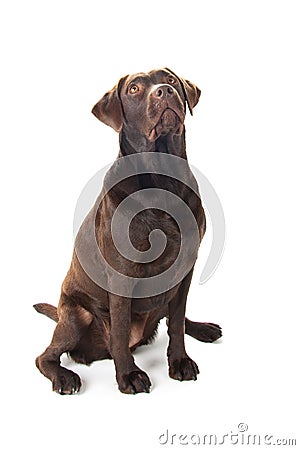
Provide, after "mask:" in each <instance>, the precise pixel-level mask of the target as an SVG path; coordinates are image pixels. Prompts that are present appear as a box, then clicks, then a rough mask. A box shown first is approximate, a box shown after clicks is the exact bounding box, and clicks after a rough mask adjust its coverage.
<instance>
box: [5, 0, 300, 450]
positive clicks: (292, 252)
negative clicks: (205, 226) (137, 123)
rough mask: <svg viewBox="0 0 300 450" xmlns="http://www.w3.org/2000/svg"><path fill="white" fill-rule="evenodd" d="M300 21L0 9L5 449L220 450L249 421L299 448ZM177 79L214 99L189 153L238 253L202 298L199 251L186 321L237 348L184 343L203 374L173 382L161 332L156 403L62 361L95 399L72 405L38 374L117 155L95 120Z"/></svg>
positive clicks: (231, 251)
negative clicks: (141, 74)
mask: <svg viewBox="0 0 300 450" xmlns="http://www.w3.org/2000/svg"><path fill="white" fill-rule="evenodd" d="M298 7H299V3H298V2H297V1H275V0H274V1H264V0H260V1H253V0H252V1H251V2H250V1H231V0H230V1H211V2H208V1H207V2H204V1H189V0H186V1H184V2H162V1H155V0H153V1H151V2H150V1H149V2H142V1H130V2H125V1H122V2H116V1H109V2H101V1H98V2H97V1H88V0H87V1H84V2H83V1H82V2H79V1H51V2H50V1H49V2H46V1H43V2H41V1H31V0H27V1H24V2H22V1H11V2H8V1H7V2H2V3H1V11H0V17H1V19H0V21H1V23H0V33H1V36H0V38H1V47H2V49H1V86H0V89H1V99H0V104H1V118H0V119H1V122H0V123H1V161H2V162H1V228H2V231H1V265H2V271H1V274H2V282H1V299H2V308H1V334H2V338H1V342H2V346H1V379H2V378H3V380H2V381H1V410H2V413H3V418H2V420H1V428H2V432H1V437H0V439H1V440H3V441H4V440H5V441H6V444H5V447H3V448H6V449H16V448H30V449H32V450H34V449H40V448H42V449H52V448H54V447H55V448H63V446H64V445H66V446H68V448H73V449H81V448H93V449H100V448H106V449H110V448H122V449H134V450H135V449H142V448H143V449H156V448H166V447H167V446H168V445H169V448H182V445H181V444H180V443H179V440H178V437H176V438H174V442H176V443H174V444H173V445H171V444H170V441H169V443H168V444H166V445H164V446H163V445H160V444H159V440H158V438H159V436H160V435H161V434H163V433H165V432H166V430H167V429H168V430H169V432H170V433H172V434H175V433H176V434H177V435H178V436H179V434H182V433H183V434H189V435H191V434H193V433H198V434H202V435H203V434H206V433H216V434H217V435H219V436H220V437H221V436H222V435H223V434H225V433H229V434H230V433H231V432H233V433H237V426H238V424H239V423H241V422H244V423H246V424H247V425H248V427H249V430H248V432H249V433H250V434H251V433H252V434H254V433H261V435H262V436H263V435H264V434H272V435H274V436H276V437H278V438H284V437H291V438H292V437H297V429H296V416H295V415H296V406H297V402H299V398H298V399H297V394H298V391H299V389H298V387H299V360H298V356H299V347H298V345H297V343H298V342H297V341H298V334H299V332H298V327H299V325H298V322H299V317H298V314H297V312H298V310H296V305H297V303H298V302H299V250H300V249H299V226H300V221H299V160H298V153H299V105H300V95H299V94H300V89H299V84H300V83H299V80H300V70H299V40H300V36H299V34H300V33H299V11H298V9H299V8H298ZM165 66H168V67H170V68H171V69H172V70H174V71H175V72H176V73H178V74H179V75H180V76H183V77H186V78H188V79H190V80H191V81H193V82H194V83H196V84H197V85H198V86H199V87H200V88H201V90H202V96H201V99H200V102H199V105H198V106H197V108H196V109H195V111H194V116H193V118H188V119H187V145H188V155H189V161H190V163H191V164H193V165H195V166H196V167H198V169H199V170H201V172H203V173H204V174H205V175H206V176H207V177H208V179H209V180H210V181H211V183H212V184H213V186H214V188H215V189H216V191H217V193H218V195H219V197H220V200H221V202H222V205H223V208H224V211H225V217H226V224H227V241H226V248H225V253H224V257H223V260H222V262H221V264H220V266H219V268H218V270H217V272H216V273H215V275H214V276H213V277H212V278H211V279H210V280H209V282H208V283H207V284H205V285H203V286H200V285H199V284H198V280H199V276H200V266H201V264H203V263H204V258H205V247H204V251H202V254H201V251H200V255H199V265H198V266H197V267H198V268H197V270H196V273H195V276H194V280H193V284H192V288H191V291H190V294H189V300H188V316H189V317H190V318H192V319H194V320H202V321H212V322H216V323H220V324H221V325H222V327H223V331H224V338H223V339H222V341H221V342H220V343H217V344H204V343H199V342H197V341H195V340H193V339H192V338H190V337H187V338H186V346H187V350H188V352H189V354H190V356H191V357H193V358H194V359H195V360H196V361H197V363H198V365H199V367H200V371H201V374H200V376H199V378H198V381H197V382H185V383H179V382H176V381H174V380H171V379H170V378H169V377H168V375H167V364H166V346H167V337H166V330H165V326H164V325H162V327H161V332H160V334H159V337H158V339H157V341H156V342H155V343H154V344H153V345H152V346H151V347H144V348H141V349H139V350H138V351H137V354H136V361H137V363H138V364H139V365H140V366H141V367H142V368H143V369H144V370H146V371H147V372H148V374H149V376H150V378H151V380H152V383H153V389H152V392H151V394H149V395H147V394H140V395H137V396H128V395H127V396H126V395H123V394H121V393H120V392H119V391H118V389H117V385H116V382H115V379H114V369H113V363H112V361H103V362H98V363H95V364H93V365H92V366H91V367H89V368H87V367H85V366H79V365H75V364H72V363H71V362H69V361H68V360H67V359H66V358H65V357H64V358H63V362H64V364H66V365H67V366H68V367H72V368H73V370H75V371H77V373H79V374H80V375H81V377H82V379H83V383H84V387H83V389H82V393H80V394H79V395H77V396H59V395H56V394H54V393H52V391H51V384H50V382H49V381H48V380H47V379H46V378H44V377H43V376H42V375H41V374H40V373H39V372H38V371H37V370H36V368H35V365H34V359H35V357H36V356H37V355H38V354H40V353H41V352H42V351H43V350H44V349H45V347H46V346H47V345H48V344H49V342H50V339H51V336H52V332H53V329H54V323H53V322H51V321H50V320H49V319H47V318H46V317H43V316H40V315H38V314H37V313H36V312H35V311H34V310H33V308H32V304H34V303H37V302H39V301H46V302H49V303H52V304H57V302H58V298H59V292H60V285H61V282H62V280H63V278H64V276H65V273H66V271H67V269H68V265H69V263H70V260H71V253H72V244H73V237H72V220H73V212H74V207H75V204H76V201H77V198H78V196H79V194H80V192H81V189H82V188H83V186H84V184H85V183H86V182H87V180H88V179H89V178H90V177H91V176H93V175H94V173H95V172H96V171H97V170H99V169H100V168H102V167H103V166H104V165H106V164H108V163H110V162H111V161H112V160H113V159H114V158H115V157H116V155H117V152H118V136H117V134H116V133H115V132H114V131H113V130H112V129H109V128H108V127H105V126H104V125H102V124H100V122H98V121H97V120H96V119H95V118H94V116H92V114H91V113H90V110H91V107H92V106H93V104H94V103H95V102H96V101H97V100H98V99H99V98H100V97H101V96H102V95H103V94H104V93H105V92H106V91H107V90H108V89H110V88H111V87H112V86H113V85H114V84H115V83H116V82H117V81H118V79H119V78H120V77H121V76H123V75H125V74H127V73H132V72H136V71H148V70H151V69H153V68H156V67H165ZM99 189H100V187H99ZM207 239H208V238H207ZM208 244H209V242H208V240H207V241H206V244H205V245H206V247H207V245H208ZM298 405H299V403H298ZM298 412H299V411H297V413H298ZM298 438H299V436H298ZM298 440H299V439H298ZM186 447H189V446H186ZM190 447H191V445H190ZM223 448H232V445H229V444H228V445H227V446H225V445H224V446H223Z"/></svg>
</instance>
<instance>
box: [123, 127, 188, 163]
mask: <svg viewBox="0 0 300 450" xmlns="http://www.w3.org/2000/svg"><path fill="white" fill-rule="evenodd" d="M119 141H120V151H119V155H118V156H119V158H121V157H122V156H127V155H132V154H136V153H141V152H160V153H169V154H171V155H175V156H179V157H180V158H184V159H187V157H186V145H185V129H184V127H183V131H182V133H181V135H178V134H174V133H168V134H167V135H164V136H160V137H159V138H158V139H156V140H155V141H154V142H151V141H149V139H147V138H146V137H145V136H143V135H141V134H140V133H138V132H137V131H135V130H130V131H129V130H127V129H126V128H122V130H121V132H120V137H119Z"/></svg>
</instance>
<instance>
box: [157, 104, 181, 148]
mask: <svg viewBox="0 0 300 450" xmlns="http://www.w3.org/2000/svg"><path fill="white" fill-rule="evenodd" d="M170 131H172V132H173V133H174V134H179V135H180V134H181V133H182V131H183V122H182V120H181V119H180V117H179V116H178V114H177V113H176V112H175V111H174V110H173V109H171V108H166V109H165V110H164V111H163V113H162V114H161V116H160V118H159V120H158V122H157V124H156V125H155V127H154V128H152V130H151V131H150V133H149V140H150V141H155V140H156V139H157V138H159V137H160V136H163V135H166V134H168V133H170Z"/></svg>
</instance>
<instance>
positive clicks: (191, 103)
mask: <svg viewBox="0 0 300 450" xmlns="http://www.w3.org/2000/svg"><path fill="white" fill-rule="evenodd" d="M166 70H168V71H169V72H171V73H172V74H173V75H175V77H176V78H177V79H178V80H179V81H180V84H181V87H182V89H183V92H184V96H185V100H186V102H187V104H188V107H189V111H190V113H191V115H193V108H195V106H196V105H197V103H198V101H199V98H200V95H201V91H200V89H199V88H198V87H197V86H196V85H195V84H194V83H191V82H190V81H189V80H185V79H184V78H180V77H179V76H177V75H176V73H174V72H173V71H172V70H170V69H168V68H167V67H166Z"/></svg>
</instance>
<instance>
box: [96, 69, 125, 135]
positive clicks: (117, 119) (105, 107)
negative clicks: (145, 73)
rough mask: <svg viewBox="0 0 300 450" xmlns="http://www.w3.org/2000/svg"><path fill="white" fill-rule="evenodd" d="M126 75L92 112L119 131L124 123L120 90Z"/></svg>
mask: <svg viewBox="0 0 300 450" xmlns="http://www.w3.org/2000/svg"><path fill="white" fill-rule="evenodd" d="M126 78H127V76H126V77H123V78H121V79H120V81H119V82H118V84H116V86H114V87H113V88H112V89H111V90H110V91H108V92H107V93H106V94H105V95H104V96H103V97H102V98H101V100H99V102H98V103H96V105H95V106H94V107H93V109H92V113H93V114H94V116H96V117H97V119H99V120H100V121H101V122H103V123H105V125H108V126H110V127H112V128H113V129H114V130H115V131H117V132H119V131H120V130H121V128H122V125H123V110H122V103H121V99H120V91H121V88H122V86H123V83H124V81H125V79H126Z"/></svg>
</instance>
